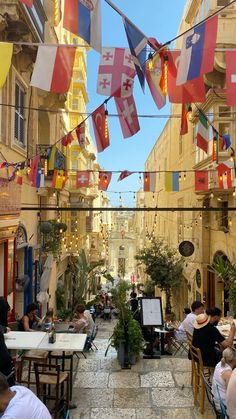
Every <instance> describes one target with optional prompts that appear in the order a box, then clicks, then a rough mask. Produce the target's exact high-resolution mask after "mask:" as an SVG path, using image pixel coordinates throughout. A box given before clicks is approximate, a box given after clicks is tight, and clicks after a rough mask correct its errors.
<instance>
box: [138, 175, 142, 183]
mask: <svg viewBox="0 0 236 419" xmlns="http://www.w3.org/2000/svg"><path fill="white" fill-rule="evenodd" d="M138 180H139V183H140V184H142V176H141V173H140V174H139V178H138Z"/></svg>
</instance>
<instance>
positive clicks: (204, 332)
mask: <svg viewBox="0 0 236 419" xmlns="http://www.w3.org/2000/svg"><path fill="white" fill-rule="evenodd" d="M210 320H211V317H210V316H209V315H207V314H206V313H203V314H199V315H198V316H197V317H196V320H195V322H194V331H193V340H192V344H193V346H195V347H196V348H199V349H200V351H201V355H202V361H203V365H204V366H208V367H215V366H216V364H217V363H218V362H219V361H220V360H221V358H222V353H221V351H222V349H224V348H227V347H231V346H232V345H233V340H234V335H235V324H232V325H231V329H230V334H229V337H228V338H227V339H226V338H225V337H224V336H222V335H221V333H220V332H219V330H218V329H217V328H216V327H215V326H214V324H213V323H211V321H210ZM217 345H218V347H217Z"/></svg>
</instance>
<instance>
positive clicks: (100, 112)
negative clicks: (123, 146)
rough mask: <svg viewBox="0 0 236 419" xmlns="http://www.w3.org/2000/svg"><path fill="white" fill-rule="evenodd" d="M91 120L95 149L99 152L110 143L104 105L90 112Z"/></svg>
mask: <svg viewBox="0 0 236 419" xmlns="http://www.w3.org/2000/svg"><path fill="white" fill-rule="evenodd" d="M92 121H93V130H94V135H95V140H96V144H97V149H98V152H99V153H101V152H102V151H104V150H105V148H107V147H108V146H109V145H110V139H109V131H108V121H107V112H106V110H105V106H104V105H101V106H100V107H99V108H97V109H96V111H94V112H93V113H92Z"/></svg>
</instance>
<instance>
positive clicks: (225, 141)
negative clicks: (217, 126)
mask: <svg viewBox="0 0 236 419" xmlns="http://www.w3.org/2000/svg"><path fill="white" fill-rule="evenodd" d="M230 146H231V141H230V135H229V134H224V135H220V150H227V149H228V148H229V147H230Z"/></svg>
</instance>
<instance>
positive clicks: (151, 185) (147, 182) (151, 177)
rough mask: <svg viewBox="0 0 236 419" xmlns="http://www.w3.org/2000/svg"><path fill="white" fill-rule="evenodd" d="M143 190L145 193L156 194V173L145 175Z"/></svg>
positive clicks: (146, 173) (145, 173)
mask: <svg viewBox="0 0 236 419" xmlns="http://www.w3.org/2000/svg"><path fill="white" fill-rule="evenodd" d="M143 190H144V192H155V190H156V173H151V172H144V173H143Z"/></svg>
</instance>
